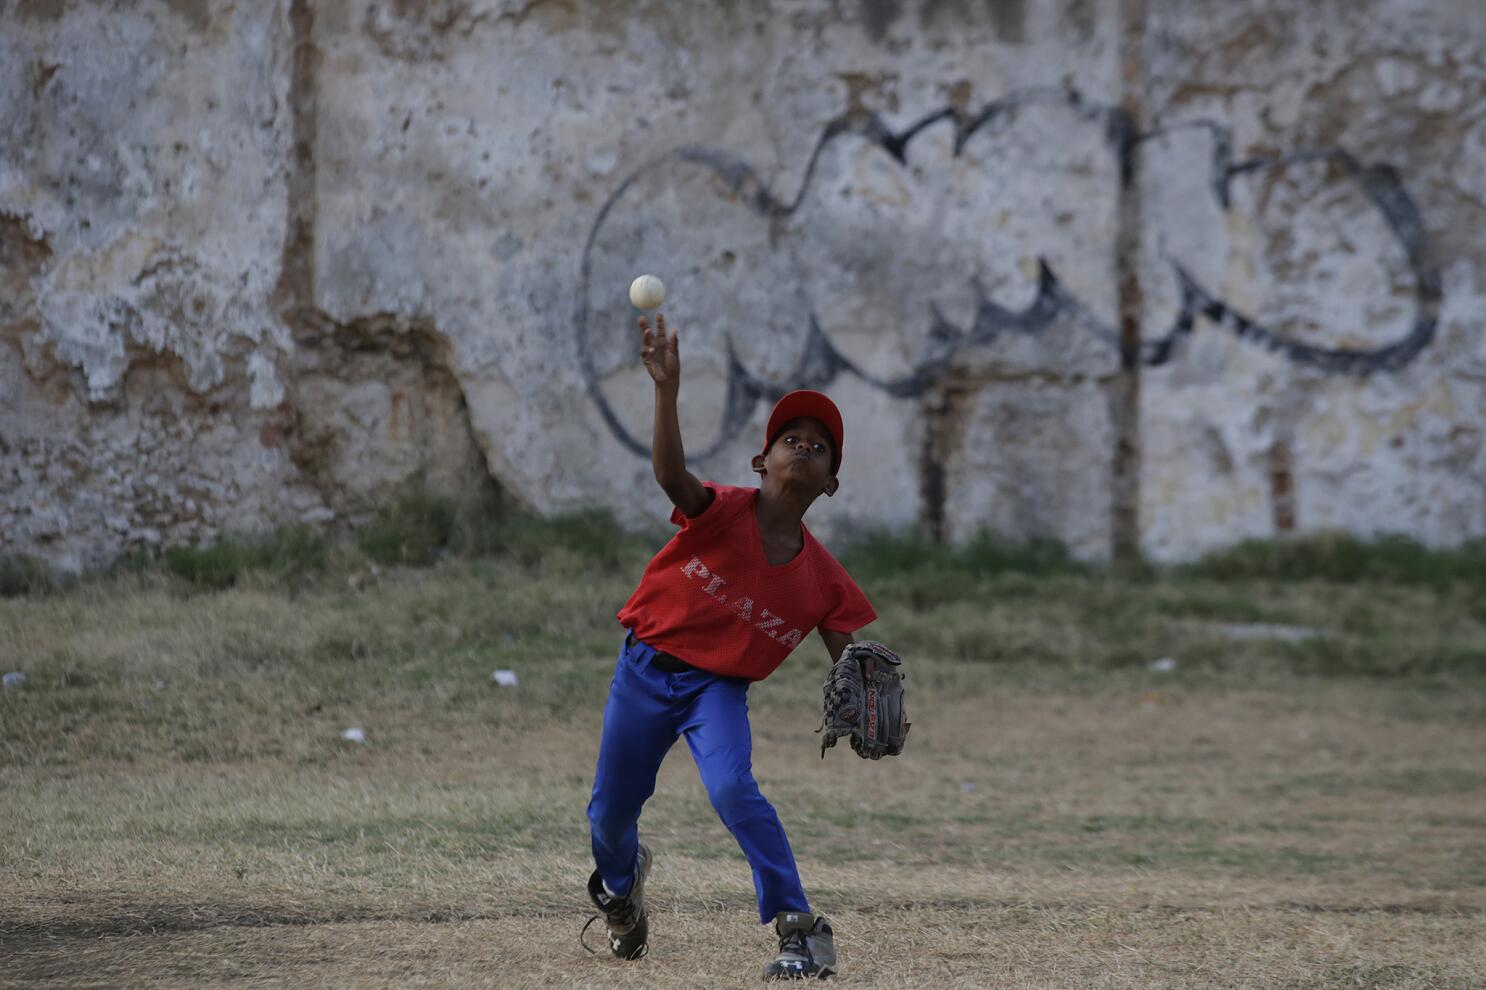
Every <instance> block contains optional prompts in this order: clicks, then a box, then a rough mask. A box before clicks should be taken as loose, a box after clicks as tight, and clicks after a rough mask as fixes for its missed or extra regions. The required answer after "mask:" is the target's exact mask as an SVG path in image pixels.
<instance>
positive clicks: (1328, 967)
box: [0, 660, 1486, 988]
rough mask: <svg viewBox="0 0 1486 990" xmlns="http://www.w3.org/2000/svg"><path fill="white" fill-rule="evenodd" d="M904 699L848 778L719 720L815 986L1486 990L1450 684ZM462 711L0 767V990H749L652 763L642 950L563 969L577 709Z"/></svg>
mask: <svg viewBox="0 0 1486 990" xmlns="http://www.w3.org/2000/svg"><path fill="white" fill-rule="evenodd" d="M592 666H593V670H592V671H591V674H592V679H596V680H597V681H600V682H601V681H602V679H603V670H604V662H603V661H601V660H596V661H593V664H592ZM921 673H923V674H924V675H925V676H924V677H923V678H922V679H921V680H922V685H921V687H920V690H919V691H918V694H917V695H914V694H910V702H911V703H912V704H914V706H915V707H914V709H913V711H912V714H913V715H914V716H915V726H914V729H913V732H912V734H911V735H910V747H909V752H907V753H906V754H905V755H904V756H903V757H902V758H900V759H898V760H887V761H883V762H881V763H867V762H865V761H861V760H858V759H857V758H856V757H855V756H853V755H852V754H851V753H850V752H849V751H844V750H842V749H840V748H838V749H836V750H833V751H831V752H830V754H829V755H828V758H827V759H825V760H821V759H820V758H819V755H818V751H817V744H816V741H815V740H816V737H815V736H813V735H812V732H811V730H812V729H813V728H814V725H815V721H816V719H817V718H818V715H817V714H816V709H815V704H814V699H813V698H812V697H810V695H809V693H808V692H804V691H801V690H800V685H801V684H803V683H806V675H805V674H801V675H800V676H798V677H794V678H790V677H784V678H781V679H780V681H779V683H774V682H773V681H771V682H766V683H765V684H762V685H759V686H757V687H756V688H755V689H754V692H753V695H752V706H753V713H754V714H753V717H754V734H755V745H756V758H755V770H756V774H757V776H758V778H759V780H760V781H761V783H762V785H763V788H764V791H765V794H766V795H768V796H769V797H770V798H771V799H772V800H773V801H774V803H775V804H776V806H778V808H779V810H780V812H781V816H782V818H783V820H784V822H785V825H786V827H787V828H788V830H789V832H790V836H791V839H792V841H793V843H794V845H795V850H796V854H797V856H798V858H799V861H800V864H801V869H802V873H803V876H804V878H805V882H806V887H807V890H808V891H810V893H811V896H812V899H813V901H814V906H815V908H816V909H817V910H819V911H821V912H822V913H825V914H827V915H828V916H829V917H830V918H831V920H832V922H833V924H834V925H835V927H836V931H837V933H838V934H837V942H838V947H839V951H840V955H841V963H842V975H841V977H840V978H839V982H842V983H849V984H851V985H854V986H862V987H878V986H882V987H920V986H923V987H929V986H932V987H961V986H963V987H992V986H993V987H1029V988H1030V987H1101V988H1103V987H1108V988H1137V987H1138V988H1149V987H1266V988H1274V987H1287V988H1300V987H1307V988H1309V987H1316V988H1322V987H1326V988H1332V987H1334V988H1343V987H1346V988H1357V987H1379V988H1381V987H1390V988H1392V987H1397V988H1409V987H1480V986H1486V979H1483V976H1482V974H1486V938H1483V937H1482V932H1483V931H1486V786H1483V785H1486V763H1483V762H1482V760H1481V754H1482V753H1483V752H1486V717H1483V713H1486V694H1483V691H1482V688H1481V686H1480V684H1479V682H1476V681H1469V680H1467V681H1462V682H1459V683H1457V684H1454V685H1452V684H1449V683H1443V684H1442V683H1440V682H1430V683H1429V684H1419V683H1415V682H1410V681H1388V680H1370V679H1365V678H1363V679H1355V680H1326V679H1317V678H1302V677H1293V676H1287V675H1282V674H1273V673H1271V674H1266V675H1264V676H1263V677H1245V676H1242V675H1232V674H1228V675H1222V676H1216V675H1210V676H1201V677H1197V676H1194V677H1191V678H1184V677H1183V676H1181V674H1180V673H1178V674H1176V675H1168V676H1161V675H1156V674H1151V673H1149V672H1146V671H1144V670H1141V671H1136V672H1125V673H1117V674H1110V673H1101V674H1089V675H1087V676H1086V677H1085V676H1083V675H1058V676H1057V677H1053V678H1050V679H1047V680H1041V679H1039V678H1038V677H1037V676H1018V677H1016V678H1008V679H1006V680H1005V681H997V682H992V683H987V684H985V685H983V690H981V691H978V692H966V691H965V690H963V682H961V681H957V680H955V679H954V678H953V677H949V676H947V675H946V677H944V678H938V677H936V673H935V669H934V667H933V665H932V664H928V665H927V666H926V667H924V668H922V669H921ZM540 676H541V675H540V674H539V673H538V674H534V675H532V678H531V679H532V680H538V679H539V678H540ZM809 676H810V677H813V676H814V672H812V673H811V674H810V675H809ZM935 685H940V686H937V687H936V686H935ZM598 690H600V691H601V686H600V688H599V689H598ZM590 693H592V692H590ZM234 697H235V700H234ZM596 697H597V695H595V699H596ZM244 699H246V700H244ZM251 699H252V695H251V694H250V693H249V694H246V695H242V696H232V695H231V692H227V693H225V694H224V700H223V701H222V702H221V703H222V704H223V705H226V706H238V707H241V706H243V705H249V706H251V704H252V701H251ZM394 700H396V699H394ZM404 700H405V699H404ZM480 704H481V705H482V706H483V707H482V708H481V709H480V710H479V712H478V716H479V717H478V718H477V719H475V720H470V719H467V718H465V717H464V716H463V715H461V714H460V713H459V710H458V706H453V705H451V706H450V708H449V711H450V714H449V715H448V717H447V718H442V717H441V716H440V715H439V710H438V709H437V707H436V706H432V705H429V704H426V703H424V704H423V705H422V707H420V708H418V709H417V710H416V711H405V712H404V714H403V716H402V718H401V720H399V718H398V717H397V715H396V714H395V712H396V708H395V707H394V706H391V705H389V707H388V708H387V710H386V711H385V712H384V714H383V716H382V721H381V722H379V723H377V724H376V725H374V726H372V727H370V728H369V729H368V732H369V741H368V744H367V745H364V746H354V745H349V746H348V745H344V744H338V743H335V744H327V748H326V749H325V750H324V751H323V752H321V751H313V750H305V749H304V748H303V747H301V746H299V745H298V744H297V743H295V742H293V741H292V740H286V741H284V743H283V745H282V753H283V755H282V756H280V757H278V758H274V757H272V756H261V755H260V756H258V757H256V758H253V759H244V760H236V761H211V760H196V761H181V760H178V759H166V758H161V757H159V756H156V755H148V754H146V755H142V756H140V757H139V758H138V759H134V760H129V759H118V758H110V759H99V760H87V759H79V760H68V761H60V762H59V763H58V764H57V765H29V766H28V765H9V766H6V767H4V768H0V789H3V793H4V794H5V796H6V800H5V802H4V804H5V808H4V810H3V811H0V830H3V834H4V835H5V839H4V842H3V847H4V858H3V860H0V986H6V987H64V986H65V987H133V986H160V987H193V988H198V987H214V986H226V985H233V986H244V985H245V986H284V987H346V986H356V987H392V986H398V987H405V986H460V987H475V986H479V987H485V986H489V987H506V986H510V987H528V986H574V987H583V986H594V987H672V986H675V987H681V986H685V987H696V986H708V987H713V986H717V987H721V986H749V985H754V984H755V983H756V982H757V981H758V974H759V969H760V967H761V966H762V964H763V963H764V962H765V961H766V960H767V959H768V958H770V957H771V956H772V950H773V941H772V937H771V934H770V932H769V930H768V929H765V928H763V927H761V926H759V925H758V924H757V919H756V914H755V910H754V904H753V894H752V886H751V882H750V879H749V873H748V869H747V866H746V863H745V862H744V861H743V860H742V859H741V857H740V855H739V854H738V852H737V849H736V846H734V845H733V843H732V841H731V838H730V837H729V836H728V835H727V833H726V832H725V831H724V829H723V828H722V826H721V825H720V824H719V823H718V822H717V820H716V818H715V816H714V815H713V814H712V812H711V809H710V807H709V806H708V805H707V802H706V798H705V794H704V792H703V791H702V788H701V786H700V784H699V783H698V781H697V780H696V775H695V771H694V768H693V767H692V765H691V763H690V759H689V756H688V755H687V754H686V751H685V747H684V746H678V747H677V749H676V750H675V751H674V752H673V753H672V755H671V757H670V758H668V760H667V763H666V766H665V768H664V769H663V772H662V780H661V784H660V787H659V789H658V792H657V795H656V797H655V798H654V799H653V800H652V802H651V804H650V805H649V806H647V810H646V812H645V816H644V818H643V819H642V822H641V827H642V831H643V833H644V835H645V836H646V841H647V842H649V843H650V844H651V845H652V846H653V848H654V850H655V853H656V857H657V859H656V866H655V870H654V872H653V873H652V875H651V879H650V885H649V888H648V891H649V901H650V903H651V905H652V912H653V915H652V951H651V953H650V955H649V957H648V958H646V959H644V960H642V961H639V962H636V963H618V962H616V961H614V960H612V959H608V958H605V957H604V956H602V955H589V954H588V953H586V952H585V951H584V950H583V948H582V947H580V945H579V940H578V933H579V930H580V928H581V927H582V926H583V923H584V921H586V920H587V918H588V916H589V913H590V912H589V911H588V910H587V908H586V906H585V898H584V895H583V883H584V880H585V878H586V876H587V872H588V870H589V869H590V868H591V867H590V864H589V860H588V858H587V849H586V830H585V822H584V819H583V806H584V802H585V800H586V794H587V788H588V786H589V780H590V777H589V775H590V773H591V769H592V764H593V758H594V746H595V742H594V738H595V728H596V724H597V722H596V720H597V718H598V712H597V710H596V709H595V708H594V707H592V706H590V705H588V704H587V703H586V702H585V703H584V704H578V705H575V706H572V707H570V708H568V709H562V710H555V711H556V714H554V715H553V717H551V718H550V719H543V718H541V717H538V716H536V715H533V714H532V712H531V711H530V710H527V711H526V713H525V714H524V715H523V714H522V713H521V710H520V708H519V705H520V699H519V697H517V695H516V694H515V693H514V692H513V693H511V694H510V696H509V698H503V700H501V701H500V702H499V703H485V702H481V703H480ZM502 706H504V707H502ZM312 709H313V705H307V706H306V711H310V710H312ZM7 714H8V715H9V716H10V717H18V712H17V710H15V709H11V710H9V711H8V712H7ZM111 717H112V716H111ZM319 717H320V716H319V715H316V714H310V715H306V716H305V718H304V729H303V731H305V732H307V733H308V732H311V731H313V732H314V733H319V734H325V733H327V732H328V731H329V730H330V728H331V727H332V726H331V725H330V724H327V723H322V722H320V721H317V719H318V718H319ZM378 726H380V728H379V727H378ZM518 728H519V731H518ZM120 731H122V730H120ZM272 731H273V732H275V733H286V732H292V731H294V730H288V729H284V728H283V727H275V728H274V729H273V730H272ZM593 934H594V933H593V931H590V940H591V944H596V945H597V946H598V947H599V949H600V951H602V948H603V943H602V937H601V936H600V937H599V938H597V939H594V938H593Z"/></svg>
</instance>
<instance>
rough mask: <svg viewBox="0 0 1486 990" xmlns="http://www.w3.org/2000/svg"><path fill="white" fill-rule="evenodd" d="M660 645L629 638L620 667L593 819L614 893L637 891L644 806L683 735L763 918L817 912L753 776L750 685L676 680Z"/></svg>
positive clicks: (695, 673)
mask: <svg viewBox="0 0 1486 990" xmlns="http://www.w3.org/2000/svg"><path fill="white" fill-rule="evenodd" d="M654 656H655V650H654V648H652V647H650V646H647V645H646V644H644V643H642V642H640V641H639V640H636V639H627V640H626V643H625V646H623V647H621V648H620V651H619V661H618V663H616V664H615V666H614V682H613V684H612V685H611V686H610V688H609V703H608V705H607V706H605V708H604V733H603V737H602V739H601V740H600V742H599V759H598V768H597V769H596V770H595V771H594V779H593V798H592V800H590V801H589V802H588V822H589V827H590V832H591V834H592V837H593V858H594V861H595V863H596V864H597V865H598V871H599V876H600V877H601V878H602V879H603V881H604V885H605V886H606V887H608V888H609V891H610V893H613V894H616V895H621V896H622V895H624V894H627V893H629V888H630V883H631V882H632V881H633V879H634V872H635V856H636V853H637V851H638V844H639V826H638V823H639V820H640V809H641V808H642V807H643V806H644V804H645V802H646V801H647V800H648V799H649V798H650V795H651V794H654V793H655V775H656V773H657V772H658V771H659V770H660V764H661V760H663V759H664V758H665V755H666V751H667V750H669V749H670V748H671V745H672V744H673V743H675V741H676V737H677V736H685V737H686V744H687V746H688V747H690V749H691V756H692V759H693V760H695V761H696V764H697V770H698V771H700V773H701V775H702V783H703V784H705V785H706V787H707V796H708V797H709V798H711V799H712V807H714V808H716V809H717V814H718V815H719V816H720V817H721V818H722V823H723V824H724V825H726V826H727V827H728V831H730V832H732V833H733V838H735V839H737V840H738V845H739V846H740V847H741V848H742V850H743V855H744V856H746V857H747V858H748V865H749V866H750V867H752V868H753V886H754V889H755V890H756V891H757V892H758V913H759V920H760V921H761V922H764V923H765V924H767V923H769V922H771V921H773V920H774V918H775V916H776V915H778V913H779V912H780V911H800V912H802V913H809V911H810V905H809V904H808V903H807V902H806V900H805V891H804V890H803V889H801V887H800V873H799V870H798V869H796V867H795V857H794V853H792V852H791V851H790V848H789V839H788V838H786V837H785V834H784V826H782V825H781V824H779V816H778V815H777V814H775V812H774V808H773V806H772V805H770V804H769V802H768V801H766V800H765V799H764V796H763V795H762V794H760V793H759V789H758V783H757V782H756V781H755V780H754V779H753V737H752V734H751V733H750V732H749V729H748V682H747V681H746V680H741V679H738V678H733V677H720V676H718V675H717V674H711V673H708V672H706V671H703V670H686V671H682V672H681V673H677V674H672V673H667V672H665V671H662V670H657V669H655V668H654V667H652V666H651V665H650V660H651V658H652V657H654Z"/></svg>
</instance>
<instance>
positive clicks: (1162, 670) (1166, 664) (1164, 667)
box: [1146, 657, 1176, 674]
mask: <svg viewBox="0 0 1486 990" xmlns="http://www.w3.org/2000/svg"><path fill="white" fill-rule="evenodd" d="M1146 667H1147V668H1148V669H1150V670H1154V671H1155V672H1156V673H1158V674H1169V673H1171V672H1172V671H1173V670H1175V669H1176V660H1175V659H1173V658H1172V657H1162V658H1160V659H1159V660H1152V661H1151V662H1150V663H1148V664H1146Z"/></svg>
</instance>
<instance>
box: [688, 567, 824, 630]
mask: <svg viewBox="0 0 1486 990" xmlns="http://www.w3.org/2000/svg"><path fill="white" fill-rule="evenodd" d="M681 573H682V574H685V575H686V576H687V577H688V578H690V579H692V580H693V581H696V580H701V581H706V582H707V583H706V585H705V586H703V588H702V590H703V591H704V592H706V593H707V595H708V596H709V597H711V598H712V600H713V601H715V602H717V604H719V605H722V606H723V607H725V608H727V609H728V610H729V611H731V612H732V613H733V614H734V615H735V616H737V617H738V620H739V621H740V622H744V623H746V624H748V625H750V626H752V627H753V628H755V629H757V630H758V631H759V632H761V633H763V634H764V635H765V636H767V637H769V638H770V639H772V640H777V641H778V642H779V643H780V644H782V645H784V646H787V647H789V648H790V649H794V648H795V647H796V646H799V645H800V640H802V639H804V638H805V634H804V633H802V632H800V630H798V629H791V630H789V631H788V632H784V633H779V632H775V631H774V630H775V629H776V628H777V627H779V626H782V625H784V617H783V616H780V615H776V614H775V613H773V612H771V611H769V610H768V609H766V608H760V609H759V610H758V612H759V614H758V618H757V619H755V618H754V615H753V609H754V601H753V599H752V598H749V597H747V596H744V597H741V598H736V599H734V600H733V601H732V602H731V603H729V602H728V596H727V595H725V594H723V592H722V587H723V585H725V584H727V579H726V578H724V577H723V576H722V575H720V574H713V573H712V572H711V571H710V570H708V569H707V565H706V564H704V563H702V558H700V557H693V558H691V560H689V561H688V562H687V563H685V564H683V565H682V567H681Z"/></svg>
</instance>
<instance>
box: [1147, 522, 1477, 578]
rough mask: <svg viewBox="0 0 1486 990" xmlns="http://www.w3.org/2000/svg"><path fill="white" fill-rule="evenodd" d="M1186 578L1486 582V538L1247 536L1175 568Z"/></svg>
mask: <svg viewBox="0 0 1486 990" xmlns="http://www.w3.org/2000/svg"><path fill="white" fill-rule="evenodd" d="M1176 573H1177V574H1178V575H1179V576H1185V577H1200V578H1209V579H1212V580H1218V581H1241V580H1248V581H1252V580H1276V581H1306V580H1323V581H1346V582H1353V581H1386V582H1397V583H1402V584H1449V583H1452V582H1464V583H1467V584H1473V585H1483V584H1486V541H1476V542H1472V543H1467V544H1465V545H1464V546H1462V547H1459V548H1458V549H1454V550H1431V549H1429V548H1428V547H1425V546H1423V545H1422V544H1420V543H1418V542H1417V541H1415V540H1412V539H1410V538H1408V537H1405V536H1384V537H1379V538H1377V539H1372V540H1366V539H1362V538H1361V537H1357V536H1353V535H1351V534H1349V533H1329V534H1321V535H1314V536H1303V537H1295V538H1292V539H1283V540H1246V541H1244V542H1242V543H1238V544H1236V545H1234V546H1232V547H1229V548H1227V549H1224V550H1219V551H1217V552H1215V553H1212V554H1209V555H1208V556H1206V557H1204V558H1202V559H1201V560H1200V561H1197V562H1196V563H1194V564H1190V565H1187V566H1185V567H1181V568H1177V569H1176Z"/></svg>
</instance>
